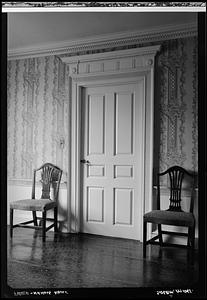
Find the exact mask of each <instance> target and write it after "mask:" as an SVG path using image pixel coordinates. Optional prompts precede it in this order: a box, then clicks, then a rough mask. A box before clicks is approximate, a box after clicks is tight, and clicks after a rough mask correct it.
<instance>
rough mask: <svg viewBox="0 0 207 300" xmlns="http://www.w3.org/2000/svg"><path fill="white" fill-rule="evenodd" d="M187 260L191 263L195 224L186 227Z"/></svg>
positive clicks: (192, 259)
mask: <svg viewBox="0 0 207 300" xmlns="http://www.w3.org/2000/svg"><path fill="white" fill-rule="evenodd" d="M187 246H188V261H190V263H191V264H193V261H194V246H195V226H193V227H188V245H187Z"/></svg>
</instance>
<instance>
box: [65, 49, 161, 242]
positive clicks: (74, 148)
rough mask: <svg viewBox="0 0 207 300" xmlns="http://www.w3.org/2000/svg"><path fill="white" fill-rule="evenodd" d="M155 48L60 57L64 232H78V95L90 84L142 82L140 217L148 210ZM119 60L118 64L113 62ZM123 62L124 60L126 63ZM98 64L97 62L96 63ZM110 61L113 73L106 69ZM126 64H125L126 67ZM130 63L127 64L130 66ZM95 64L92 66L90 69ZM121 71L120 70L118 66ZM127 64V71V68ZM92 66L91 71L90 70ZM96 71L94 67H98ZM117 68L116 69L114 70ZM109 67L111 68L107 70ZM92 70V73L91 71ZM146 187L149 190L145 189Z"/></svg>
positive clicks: (141, 225) (79, 106)
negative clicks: (65, 84)
mask: <svg viewBox="0 0 207 300" xmlns="http://www.w3.org/2000/svg"><path fill="white" fill-rule="evenodd" d="M159 49H160V46H159V45H156V46H151V47H144V48H136V49H130V50H119V51H112V52H106V53H98V54H89V55H82V56H75V57H63V58H61V59H62V61H63V62H64V63H66V64H67V65H68V69H69V90H70V103H71V109H70V116H69V119H70V121H69V126H70V128H69V132H70V135H69V145H68V146H69V148H68V149H70V150H69V176H70V178H69V182H68V183H69V184H68V201H69V203H68V230H69V232H73V233H78V232H79V231H80V222H81V220H80V216H81V212H80V201H81V193H80V189H81V167H80V159H81V95H82V89H83V88H86V87H90V86H94V85H102V86H103V85H104V84H106V85H108V84H107V83H106V82H108V83H109V82H112V81H113V84H114V81H116V83H119V82H120V81H122V82H123V80H124V81H126V80H127V81H129V82H132V80H133V81H135V82H136V81H137V79H138V78H140V76H142V77H143V78H144V80H145V93H146V94H145V99H146V103H144V107H145V111H144V112H143V113H144V120H145V121H144V122H145V124H144V128H145V130H144V134H143V164H142V174H143V177H142V178H143V180H142V184H141V186H142V187H143V189H142V195H143V199H142V204H141V207H142V208H141V214H142V215H143V214H144V213H145V212H146V211H148V210H151V209H152V200H153V137H154V134H153V129H154V58H155V54H156V52H157V51H158V50H159ZM117 60H119V61H117ZM126 60H127V61H126ZM100 62H101V63H100ZM107 62H110V64H112V65H113V62H114V69H113V70H106V68H105V65H104V64H105V63H107ZM126 62H127V64H126ZM130 62H131V63H130ZM94 64H95V67H94ZM122 64H123V68H122V67H120V65H121V66H122ZM128 64H130V65H131V68H129V67H128ZM92 66H93V69H92ZM99 66H100V69H98V71H97V68H99ZM117 66H118V67H117ZM110 68H111V67H110ZM93 70H94V71H93ZM149 187H150V188H149ZM142 223H143V222H142V218H140V236H141V238H140V240H141V241H142V228H143V224H142Z"/></svg>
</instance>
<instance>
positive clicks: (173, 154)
mask: <svg viewBox="0 0 207 300" xmlns="http://www.w3.org/2000/svg"><path fill="white" fill-rule="evenodd" d="M152 44H156V43H150V45H152ZM157 44H161V45H162V48H161V52H160V53H159V54H158V55H157V59H156V68H155V155H154V156H155V170H157V169H159V170H160V171H163V170H165V169H166V168H167V167H168V166H171V165H173V164H179V165H181V166H183V167H185V168H187V169H188V170H195V171H197V168H198V167H197V166H198V157H197V147H198V144H197V142H198V131H197V118H198V116H197V105H198V103H197V101H198V99H197V38H196V37H190V38H184V39H176V40H170V41H164V42H160V43H159V42H157ZM140 46H147V44H145V45H133V46H130V47H140ZM128 48H129V47H128ZM113 50H114V49H113ZM68 86H69V85H68V74H67V68H66V67H65V65H64V64H63V63H62V62H61V60H60V59H59V58H58V57H56V56H46V57H40V58H31V59H23V60H13V61H9V62H8V177H9V179H29V178H31V176H32V169H33V168H34V167H37V166H39V165H41V164H42V163H43V162H45V161H48V162H52V163H55V164H57V165H58V166H59V167H61V168H62V169H63V171H64V174H65V175H64V176H65V179H64V181H65V180H67V173H68V147H67V145H68V137H69V134H68V133H69V130H68V129H69V109H70V107H69V102H68V101H69V100H68V99H69V91H68Z"/></svg>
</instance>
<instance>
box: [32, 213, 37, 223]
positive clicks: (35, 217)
mask: <svg viewBox="0 0 207 300" xmlns="http://www.w3.org/2000/svg"><path fill="white" fill-rule="evenodd" d="M32 215H33V222H34V226H37V215H36V211H32Z"/></svg>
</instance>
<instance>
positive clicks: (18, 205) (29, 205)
mask: <svg viewBox="0 0 207 300" xmlns="http://www.w3.org/2000/svg"><path fill="white" fill-rule="evenodd" d="M56 205H57V204H56V202H55V201H52V200H50V199H23V200H17V201H13V202H11V203H10V208H12V209H19V210H28V211H44V210H48V209H52V208H54V207H56Z"/></svg>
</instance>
